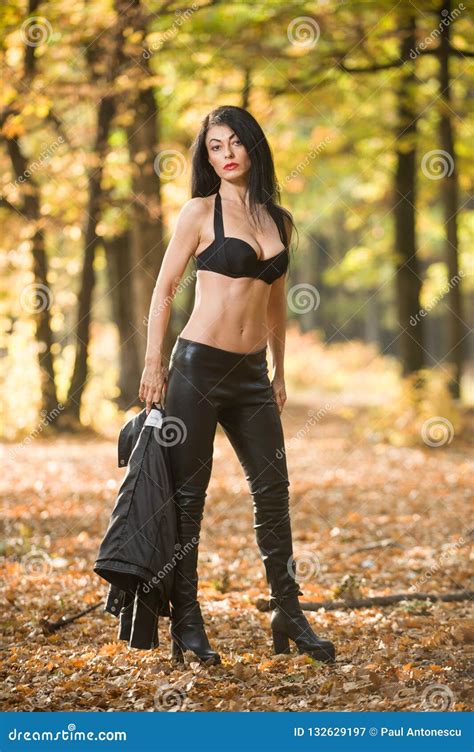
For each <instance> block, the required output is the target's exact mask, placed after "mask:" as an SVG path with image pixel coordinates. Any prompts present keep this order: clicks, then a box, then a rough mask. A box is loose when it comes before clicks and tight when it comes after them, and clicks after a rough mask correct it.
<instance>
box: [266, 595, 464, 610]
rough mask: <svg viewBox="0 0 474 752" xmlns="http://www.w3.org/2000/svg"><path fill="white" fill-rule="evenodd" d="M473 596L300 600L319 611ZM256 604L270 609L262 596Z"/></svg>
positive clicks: (446, 600) (305, 606) (305, 605)
mask: <svg viewBox="0 0 474 752" xmlns="http://www.w3.org/2000/svg"><path fill="white" fill-rule="evenodd" d="M472 598H474V590H458V591H457V592H455V593H443V594H442V595H436V594H435V593H400V594H399V595H374V596H372V597H371V598H356V599H354V600H342V601H315V602H309V603H303V602H301V601H300V605H301V608H302V609H303V611H319V609H320V608H325V609H326V611H335V610H336V609H339V608H367V607H370V606H391V605H392V604H393V603H400V602H401V601H444V602H450V601H468V600H471V599H472ZM256 606H257V608H258V610H259V611H270V602H269V601H268V600H266V599H264V598H259V599H258V601H257V603H256Z"/></svg>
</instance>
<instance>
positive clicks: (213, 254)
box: [194, 192, 288, 285]
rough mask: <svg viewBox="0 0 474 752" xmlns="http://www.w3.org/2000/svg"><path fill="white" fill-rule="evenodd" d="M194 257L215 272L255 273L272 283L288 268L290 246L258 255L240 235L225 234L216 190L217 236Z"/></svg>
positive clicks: (279, 230)
mask: <svg viewBox="0 0 474 752" xmlns="http://www.w3.org/2000/svg"><path fill="white" fill-rule="evenodd" d="M276 224H277V227H278V232H279V233H280V237H281V239H282V242H283V243H284V242H285V233H284V229H283V228H282V227H281V225H280V224H279V223H278V222H277V223H276ZM194 259H195V262H196V267H197V269H198V270H200V269H202V270H203V271H209V272H216V273H217V274H224V275H225V276H226V277H254V278H255V279H262V280H263V281H264V282H266V283H267V284H269V285H271V284H272V282H274V281H275V280H276V279H278V278H279V277H281V276H282V274H285V272H286V270H287V268H288V249H287V248H286V246H285V247H284V248H283V249H282V250H281V251H279V252H278V253H277V254H275V255H273V256H270V258H267V259H259V258H258V256H257V253H256V251H255V249H254V248H253V247H252V246H251V245H250V243H247V242H246V241H245V240H242V239H241V238H226V237H225V236H224V221H223V216H222V202H221V196H220V193H219V192H217V193H216V198H215V203H214V240H213V241H212V243H211V245H209V246H208V247H207V248H205V250H204V251H201V252H200V253H198V255H197V256H194Z"/></svg>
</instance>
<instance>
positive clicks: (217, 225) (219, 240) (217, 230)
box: [214, 191, 224, 248]
mask: <svg viewBox="0 0 474 752" xmlns="http://www.w3.org/2000/svg"><path fill="white" fill-rule="evenodd" d="M214 242H215V243H216V245H217V247H218V248H219V247H220V246H221V245H222V244H223V243H224V220H223V218H222V202H221V194H220V193H219V191H217V193H216V198H215V203H214Z"/></svg>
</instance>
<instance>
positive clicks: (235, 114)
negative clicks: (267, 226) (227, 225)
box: [191, 105, 296, 246]
mask: <svg viewBox="0 0 474 752" xmlns="http://www.w3.org/2000/svg"><path fill="white" fill-rule="evenodd" d="M213 125H227V126H229V128H232V130H233V131H234V133H236V134H237V136H238V137H239V139H240V141H241V142H242V143H243V145H244V146H245V148H246V149H247V153H248V155H249V157H250V162H251V164H250V175H249V182H248V193H249V210H250V214H251V215H252V218H253V219H255V221H256V224H257V226H258V225H259V216H258V206H257V205H258V204H263V205H264V206H265V208H266V209H267V211H268V213H269V214H270V216H271V217H272V218H273V220H274V221H275V223H276V225H277V227H278V229H279V230H280V235H281V236H282V240H283V243H284V245H285V246H288V238H287V233H286V228H285V223H284V218H285V217H286V218H287V219H288V220H289V221H290V222H291V226H292V228H293V229H295V230H296V227H295V223H294V221H293V217H292V215H291V214H290V212H289V211H288V210H287V209H284V208H283V207H282V206H280V187H279V185H278V181H277V179H276V174H275V166H274V163H273V156H272V151H271V148H270V145H269V143H268V141H267V139H266V137H265V134H264V132H263V130H262V129H261V127H260V125H259V124H258V123H257V121H256V120H255V118H254V117H253V115H251V114H250V112H248V111H247V110H244V109H243V107H235V106H233V105H223V106H221V107H217V108H216V109H215V110H212V112H210V113H209V114H208V115H206V117H205V118H204V120H203V121H202V124H201V130H200V131H199V133H198V135H197V136H196V138H195V140H194V143H193V145H192V152H193V158H192V177H191V196H192V198H195V197H196V196H212V195H213V194H214V193H217V191H218V190H219V188H220V184H221V180H220V178H219V177H218V176H217V174H216V172H215V170H214V168H213V166H212V165H211V164H210V163H209V161H208V152H207V146H206V134H207V132H208V130H209V128H211V127H212V126H213ZM293 237H294V236H293Z"/></svg>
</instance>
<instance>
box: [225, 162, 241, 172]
mask: <svg viewBox="0 0 474 752" xmlns="http://www.w3.org/2000/svg"><path fill="white" fill-rule="evenodd" d="M238 166H239V165H238V163H237V162H229V164H226V165H224V170H231V169H232V168H233V167H238Z"/></svg>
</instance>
